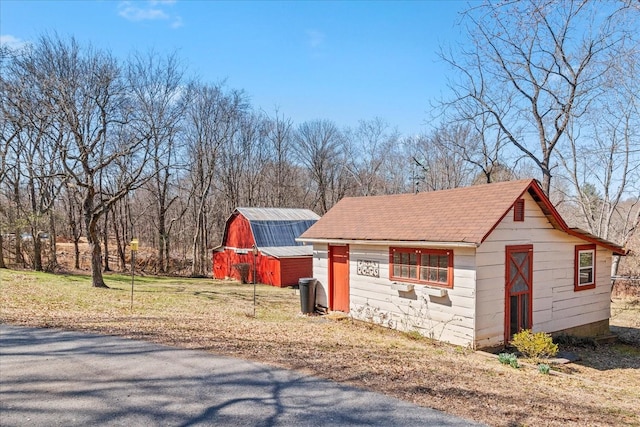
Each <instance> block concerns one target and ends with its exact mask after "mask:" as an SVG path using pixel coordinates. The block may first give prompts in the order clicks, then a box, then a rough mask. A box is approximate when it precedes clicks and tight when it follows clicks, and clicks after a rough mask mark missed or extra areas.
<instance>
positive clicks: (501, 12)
mask: <svg viewBox="0 0 640 427" xmlns="http://www.w3.org/2000/svg"><path fill="white" fill-rule="evenodd" d="M599 5H600V6H601V4H596V3H588V2H581V1H558V2H544V3H541V2H539V1H528V2H518V3H500V4H492V3H486V4H482V5H478V6H475V7H474V8H473V9H471V10H470V11H469V12H468V14H467V15H466V16H465V21H464V22H465V23H466V25H467V31H468V34H469V42H468V44H466V45H465V46H462V47H456V46H450V47H449V48H443V50H442V53H441V56H442V58H443V59H444V60H445V61H446V62H448V63H449V64H450V65H451V66H452V69H453V70H454V71H456V72H455V73H454V74H452V76H454V77H452V80H451V84H450V86H451V87H450V88H451V93H452V94H453V95H452V97H451V98H449V99H443V100H441V101H440V102H438V103H436V104H434V107H435V108H434V111H436V112H437V113H438V117H437V118H434V119H433V123H434V124H435V125H434V126H433V130H432V131H431V132H429V133H427V134H424V135H418V136H415V135H411V136H403V135H401V134H400V133H399V132H397V131H396V130H395V128H394V127H393V126H392V125H390V124H389V123H387V122H386V121H385V120H384V119H382V118H372V119H367V120H362V121H360V122H359V124H358V125H357V126H356V127H354V128H347V129H345V128H340V127H339V126H337V125H336V124H335V123H334V122H332V121H329V120H325V119H322V118H319V119H317V120H312V121H308V122H304V123H294V122H293V121H292V120H291V119H289V118H287V116H286V115H285V114H283V112H281V111H278V110H274V111H270V112H269V111H263V110H261V109H259V108H258V107H257V106H253V105H251V103H250V101H249V97H248V96H247V94H245V93H244V92H243V91H242V90H238V89H233V88H229V87H227V86H226V85H225V84H222V83H211V82H203V81H200V80H197V79H192V78H189V77H188V70H187V68H186V67H185V66H184V65H183V63H182V61H181V60H180V58H179V57H178V56H177V55H176V54H159V53H157V52H154V51H149V52H144V53H140V52H137V53H133V54H131V55H130V56H129V57H128V58H126V59H124V60H122V59H116V58H115V57H114V56H113V55H112V54H111V53H110V52H108V51H105V50H103V49H97V48H95V47H92V46H91V45H88V44H82V43H80V42H79V41H77V40H75V39H74V38H69V39H67V38H62V37H59V36H57V35H43V36H41V37H40V38H39V39H38V40H37V41H35V42H33V43H32V44H30V45H29V46H27V47H25V48H24V49H20V50H11V49H8V48H6V47H4V48H2V51H1V52H0V60H1V70H0V71H1V73H0V97H1V110H0V114H1V116H0V267H4V266H5V262H7V260H11V261H10V262H11V263H13V264H16V265H19V266H25V267H29V268H33V269H36V270H55V269H56V268H57V265H58V261H57V259H56V245H57V241H58V240H60V239H65V240H66V241H67V242H72V243H73V245H74V248H75V249H74V257H75V267H76V268H79V267H80V249H79V244H80V240H81V238H83V237H84V238H86V241H87V242H88V243H89V246H90V248H91V260H90V261H91V262H90V265H91V271H92V277H93V285H94V286H96V287H102V286H105V284H104V280H103V276H102V272H103V271H105V270H110V269H113V268H117V269H119V270H124V269H126V268H127V263H128V258H127V256H128V249H127V245H128V242H129V241H130V240H131V239H132V238H133V237H136V238H138V239H140V240H141V241H142V242H143V244H144V245H145V246H152V247H154V248H155V256H154V262H153V266H152V271H153V272H156V273H160V274H166V273H172V274H175V273H176V272H179V273H181V274H188V275H192V276H205V275H208V274H210V269H211V265H210V258H211V248H213V247H215V246H216V245H218V244H219V242H220V240H221V233H222V231H223V227H224V222H225V220H226V219H227V217H228V216H229V214H230V213H231V212H232V210H233V209H234V208H235V207H237V206H254V207H267V206H268V207H296V208H309V209H312V210H314V211H315V212H317V213H318V214H324V213H325V212H326V211H327V210H329V209H330V208H331V207H332V206H333V205H334V204H335V203H336V202H337V201H339V200H340V199H341V198H343V197H346V196H371V195H379V194H394V193H406V192H414V191H434V190H440V189H448V188H455V187H460V186H467V185H472V184H476V183H486V182H495V181H503V180H510V179H516V178H522V177H534V178H538V179H540V181H541V182H542V183H543V188H544V190H545V191H546V192H547V193H548V194H549V195H550V196H551V198H552V200H553V201H554V203H555V204H556V205H557V207H558V209H559V210H560V211H561V212H562V213H563V214H564V215H565V217H567V219H568V220H569V222H571V223H574V224H576V225H578V226H580V227H582V228H584V229H586V230H587V231H589V232H591V233H593V234H595V235H598V236H600V237H603V238H606V239H610V240H614V241H616V242H618V243H622V244H627V245H634V244H637V243H634V242H636V241H637V236H638V234H640V233H637V229H638V222H639V216H640V200H639V199H640V127H639V125H640V120H639V117H640V116H639V114H638V113H639V111H640V110H639V103H638V101H640V99H639V94H640V87H639V86H640V82H639V81H638V79H637V75H638V66H639V65H640V61H639V55H640V53H639V52H640V48H639V44H638V34H637V33H638V32H637V31H634V30H637V26H638V22H639V20H638V16H639V12H640V11H639V9H638V7H637V4H636V3H632V2H618V3H610V4H607V8H605V9H607V10H606V13H604V14H603V13H600V14H597V13H596V12H598V10H600V9H601V8H600V6H599ZM427 101H428V100H425V103H426V102H427ZM552 178H553V180H552ZM634 236H636V237H635V239H636V240H634ZM45 237H46V239H45ZM43 242H46V245H45V244H44V243H43ZM638 249H639V250H640V248H638ZM110 259H111V260H114V259H115V260H117V261H115V262H116V263H117V265H111V264H112V263H111V262H110ZM616 266H617V265H616ZM626 268H627V270H629V271H635V272H636V273H638V272H640V266H639V265H638V263H637V260H631V261H627V267H626Z"/></svg>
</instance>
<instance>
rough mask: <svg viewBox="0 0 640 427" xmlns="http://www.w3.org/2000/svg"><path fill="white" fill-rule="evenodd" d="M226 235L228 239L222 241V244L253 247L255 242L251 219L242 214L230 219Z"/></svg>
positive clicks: (235, 246) (234, 246) (233, 246)
mask: <svg viewBox="0 0 640 427" xmlns="http://www.w3.org/2000/svg"><path fill="white" fill-rule="evenodd" d="M225 237H226V239H225V241H224V242H222V246H230V247H232V248H251V247H253V245H254V243H255V241H254V240H253V233H252V232H251V225H250V224H249V220H248V219H246V218H245V217H243V216H242V215H236V216H235V217H234V218H231V219H230V220H229V224H228V226H227V234H226V236H225Z"/></svg>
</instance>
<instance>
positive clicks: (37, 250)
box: [31, 229, 42, 271]
mask: <svg viewBox="0 0 640 427" xmlns="http://www.w3.org/2000/svg"><path fill="white" fill-rule="evenodd" d="M31 236H32V237H33V269H34V270H35V271H42V240H40V233H39V232H38V230H33V229H32V232H31Z"/></svg>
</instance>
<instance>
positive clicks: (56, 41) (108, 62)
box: [27, 37, 148, 287]
mask: <svg viewBox="0 0 640 427" xmlns="http://www.w3.org/2000/svg"><path fill="white" fill-rule="evenodd" d="M27 65H28V66H30V67H31V70H33V71H32V72H33V73H34V75H36V76H37V81H38V84H39V85H40V86H41V87H40V90H41V91H42V92H43V93H44V94H45V95H46V96H45V99H46V100H47V102H49V108H50V111H51V112H52V113H53V114H55V115H56V117H58V118H59V123H60V126H61V127H62V128H63V129H64V130H65V131H66V132H68V133H69V135H70V137H69V138H64V139H62V140H61V141H58V143H59V145H58V146H57V147H56V148H57V149H58V150H59V153H60V155H61V160H62V166H63V173H64V175H65V178H64V180H65V182H66V183H67V185H73V186H75V188H77V189H78V191H79V192H80V195H81V199H82V212H83V218H84V223H85V231H86V233H87V241H88V243H89V245H90V248H91V272H92V284H93V286H94V287H106V285H105V283H104V279H103V276H102V250H101V245H100V233H99V231H100V230H99V222H100V220H101V219H102V216H103V215H104V214H106V213H107V212H108V211H109V208H110V207H111V206H112V205H113V204H114V203H116V202H117V201H118V200H120V199H121V198H123V197H124V196H125V195H126V194H127V193H128V192H129V191H131V190H132V189H133V188H135V187H136V186H139V185H140V184H141V183H142V182H143V181H144V179H142V177H143V176H144V173H145V172H146V170H145V166H146V161H147V159H148V151H147V150H146V149H147V146H146V145H145V142H146V141H145V140H143V139H141V138H139V137H138V135H136V134H135V133H133V132H131V131H130V130H128V129H127V128H126V125H127V123H128V121H129V120H130V113H131V111H130V103H129V100H128V98H127V96H126V93H127V91H126V88H125V85H124V84H123V81H122V78H121V76H120V67H119V66H118V64H117V63H116V61H115V60H114V59H113V58H112V57H111V56H110V55H109V54H108V53H106V52H104V51H97V50H93V49H91V48H82V47H81V46H80V45H79V44H78V43H77V42H76V41H75V40H74V39H71V40H69V41H64V40H62V39H60V38H59V37H42V38H40V39H39V40H38V42H37V43H36V44H35V45H34V47H33V50H32V51H31V53H30V62H29V63H28V64H27ZM117 159H126V162H127V166H128V168H127V170H126V171H125V172H124V173H125V175H124V176H122V177H121V181H120V182H121V186H120V187H119V188H115V189H113V191H110V190H108V189H106V188H103V187H101V186H100V184H101V182H100V177H101V176H102V177H107V176H109V175H110V174H113V173H116V172H117V173H122V171H120V170H117V169H115V168H114V167H113V165H114V162H115V161H116V160H117Z"/></svg>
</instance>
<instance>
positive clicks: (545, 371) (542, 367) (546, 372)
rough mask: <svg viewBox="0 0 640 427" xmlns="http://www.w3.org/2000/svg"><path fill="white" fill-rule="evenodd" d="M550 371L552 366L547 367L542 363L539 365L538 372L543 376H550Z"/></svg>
mask: <svg viewBox="0 0 640 427" xmlns="http://www.w3.org/2000/svg"><path fill="white" fill-rule="evenodd" d="M550 370H551V366H549V365H547V364H546V363H540V364H539V365H538V372H540V373H541V374H544V375H549V371H550Z"/></svg>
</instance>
